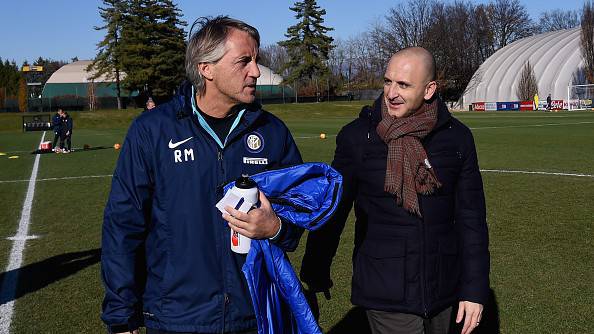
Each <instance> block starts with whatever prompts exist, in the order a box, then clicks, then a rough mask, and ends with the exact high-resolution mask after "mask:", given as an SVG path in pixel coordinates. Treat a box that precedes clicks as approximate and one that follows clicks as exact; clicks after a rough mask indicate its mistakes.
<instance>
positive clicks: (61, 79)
mask: <svg viewBox="0 0 594 334" xmlns="http://www.w3.org/2000/svg"><path fill="white" fill-rule="evenodd" d="M91 62H92V61H90V60H79V61H75V62H74V63H70V64H66V65H64V66H62V67H60V69H58V70H57V71H56V72H54V73H53V74H52V75H51V76H50V78H49V79H48V80H47V83H87V82H90V81H91V80H89V77H90V76H91V74H90V73H89V72H87V66H89V64H91ZM258 67H259V68H260V77H259V78H258V81H257V85H280V84H281V82H282V81H283V78H282V77H281V76H280V75H278V74H276V73H274V72H272V70H271V69H269V68H268V67H266V66H263V65H260V64H258ZM121 74H122V77H121V79H123V78H125V76H126V75H125V73H121ZM94 82H115V76H114V78H107V77H106V76H105V75H102V76H100V77H99V78H97V79H95V80H94Z"/></svg>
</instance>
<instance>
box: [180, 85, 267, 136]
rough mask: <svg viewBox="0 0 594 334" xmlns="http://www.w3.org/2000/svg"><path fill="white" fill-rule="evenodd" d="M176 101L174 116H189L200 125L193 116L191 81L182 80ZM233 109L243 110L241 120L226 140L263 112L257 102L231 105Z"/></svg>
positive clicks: (245, 127) (247, 125) (251, 122)
mask: <svg viewBox="0 0 594 334" xmlns="http://www.w3.org/2000/svg"><path fill="white" fill-rule="evenodd" d="M175 100H176V102H177V106H176V108H177V112H176V117H177V119H178V120H181V119H183V118H186V117H190V118H191V119H192V120H193V121H194V123H195V124H196V125H198V126H199V127H202V126H201V125H200V124H199V123H198V120H197V117H194V116H193V115H194V111H193V109H192V83H191V82H189V81H187V80H186V81H184V82H183V83H182V84H181V86H180V87H179V89H178V94H177V96H176V98H175ZM233 109H239V110H244V109H245V112H244V113H243V115H242V117H241V120H240V122H239V124H238V125H237V127H236V128H235V129H234V130H233V131H232V132H231V133H230V134H229V138H228V140H232V139H233V138H234V137H235V136H237V134H239V133H241V132H243V131H244V130H245V129H247V128H249V127H250V126H252V125H253V124H254V123H255V122H256V121H257V119H258V118H259V117H260V116H261V115H262V114H263V111H262V106H261V105H260V104H259V103H257V102H254V103H250V104H238V105H236V106H234V107H233Z"/></svg>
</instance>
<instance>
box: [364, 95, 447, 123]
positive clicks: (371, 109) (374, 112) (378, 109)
mask: <svg viewBox="0 0 594 334" xmlns="http://www.w3.org/2000/svg"><path fill="white" fill-rule="evenodd" d="M434 98H435V99H437V123H435V127H434V128H433V130H432V132H433V131H435V130H437V129H439V128H441V127H442V126H444V125H446V124H447V123H449V121H450V120H451V118H452V115H451V114H450V111H449V110H448V107H447V106H446V104H445V103H444V102H443V101H442V100H441V99H440V98H439V97H438V96H437V95H436V96H435V97H434ZM383 99H384V94H383V93H382V94H380V96H379V97H378V98H377V99H376V100H375V101H374V102H373V105H371V106H365V107H363V109H361V112H360V113H359V117H360V118H364V119H367V120H368V121H369V122H370V123H371V124H370V126H372V125H373V126H374V127H375V126H377V124H378V123H379V122H380V121H381V120H382V105H381V104H382V103H383Z"/></svg>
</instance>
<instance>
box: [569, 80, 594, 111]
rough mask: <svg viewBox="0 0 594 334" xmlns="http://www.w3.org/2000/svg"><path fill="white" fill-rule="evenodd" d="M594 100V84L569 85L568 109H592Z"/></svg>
mask: <svg viewBox="0 0 594 334" xmlns="http://www.w3.org/2000/svg"><path fill="white" fill-rule="evenodd" d="M592 101H594V84H588V85H569V86H568V87H567V109H568V110H586V109H592V108H593V107H594V106H593V104H592Z"/></svg>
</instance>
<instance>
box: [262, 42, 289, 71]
mask: <svg viewBox="0 0 594 334" xmlns="http://www.w3.org/2000/svg"><path fill="white" fill-rule="evenodd" d="M259 56H260V61H259V62H260V64H262V65H264V66H266V67H268V68H270V69H271V70H272V71H273V72H274V73H278V74H280V75H281V76H283V77H286V76H287V74H288V73H286V72H287V71H286V70H285V71H284V72H285V73H281V71H282V70H283V68H284V67H285V65H286V64H287V62H288V61H289V56H288V54H287V50H286V49H285V47H283V46H280V45H278V44H272V45H267V46H264V47H262V48H260V53H259Z"/></svg>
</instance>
